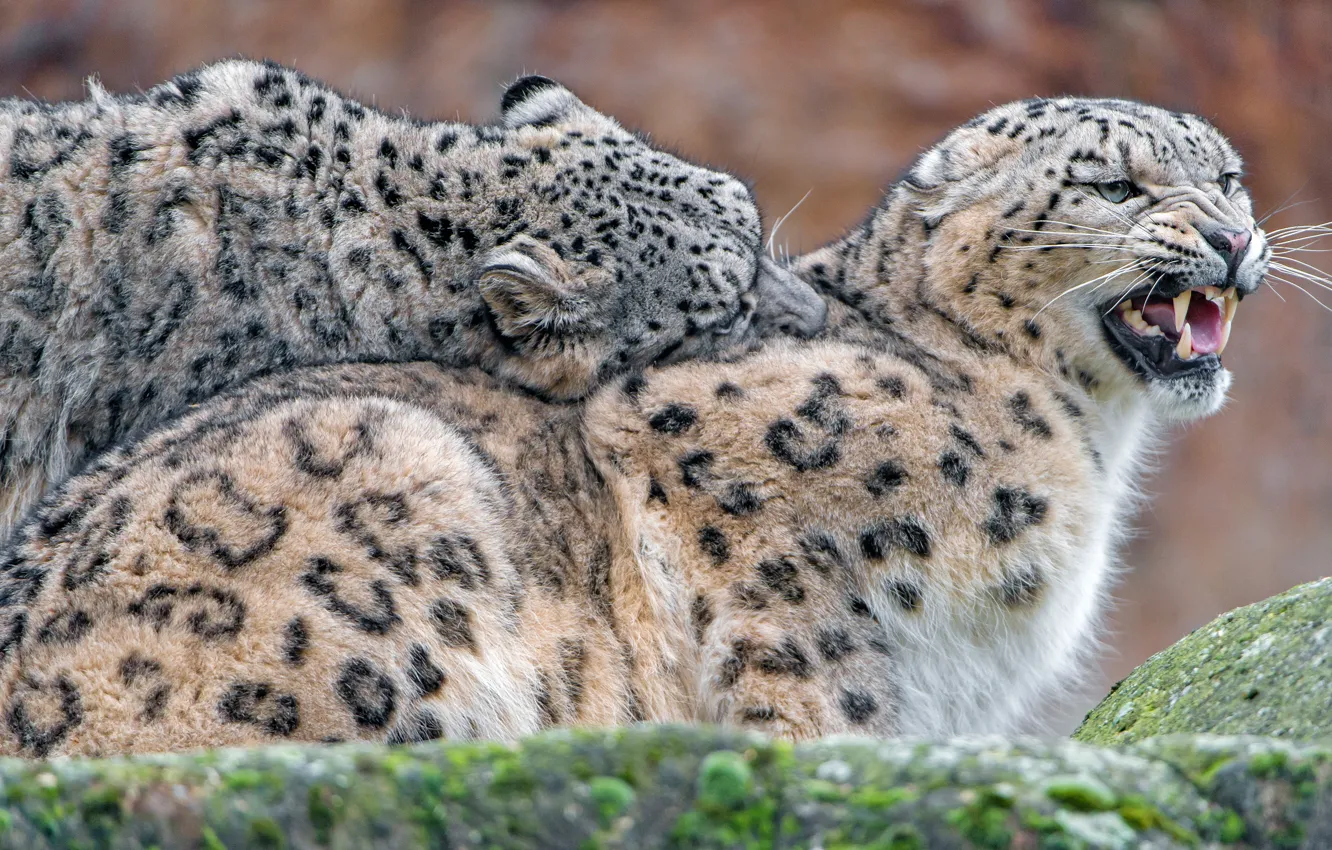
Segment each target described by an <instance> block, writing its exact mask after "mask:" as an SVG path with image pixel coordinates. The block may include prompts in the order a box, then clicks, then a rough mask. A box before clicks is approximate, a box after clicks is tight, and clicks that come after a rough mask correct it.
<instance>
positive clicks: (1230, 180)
mask: <svg viewBox="0 0 1332 850" xmlns="http://www.w3.org/2000/svg"><path fill="white" fill-rule="evenodd" d="M1216 182H1217V185H1218V186H1220V187H1221V194H1223V195H1229V194H1230V193H1231V192H1232V191H1234V190H1235V188H1236V187H1237V186H1239V175H1238V174H1222V175H1221V176H1220V177H1218V178H1217V180H1216Z"/></svg>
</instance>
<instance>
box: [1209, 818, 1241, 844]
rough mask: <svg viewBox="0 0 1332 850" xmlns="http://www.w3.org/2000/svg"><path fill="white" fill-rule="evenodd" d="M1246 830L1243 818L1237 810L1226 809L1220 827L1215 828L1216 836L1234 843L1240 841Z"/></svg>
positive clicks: (1226, 841)
mask: <svg viewBox="0 0 1332 850" xmlns="http://www.w3.org/2000/svg"><path fill="white" fill-rule="evenodd" d="M1247 832H1248V829H1247V828H1246V827H1245V825H1244V818H1242V817H1240V816H1239V813H1238V812H1235V811H1227V812H1226V813H1225V815H1224V816H1223V819H1222V821H1221V825H1220V828H1219V829H1218V830H1217V838H1220V839H1221V840H1222V841H1223V842H1225V843H1227V844H1234V843H1236V842H1238V841H1242V840H1243V839H1244V836H1245V834H1246V833H1247Z"/></svg>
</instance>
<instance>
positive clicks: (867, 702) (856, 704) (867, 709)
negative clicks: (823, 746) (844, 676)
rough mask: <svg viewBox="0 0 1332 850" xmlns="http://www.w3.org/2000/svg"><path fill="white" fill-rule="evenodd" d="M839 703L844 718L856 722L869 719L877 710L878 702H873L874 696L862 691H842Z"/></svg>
mask: <svg viewBox="0 0 1332 850" xmlns="http://www.w3.org/2000/svg"><path fill="white" fill-rule="evenodd" d="M839 704H840V705H841V707H842V714H843V715H845V717H846V719H847V720H849V721H851V722H852V723H856V724H860V723H864V722H865V721H867V720H869V719H870V718H871V717H873V716H874V713H875V712H877V711H878V710H879V704H878V703H877V702H875V700H874V697H872V696H870V695H869V694H867V693H865V692H864V691H850V690H844V691H842V697H841V699H840V700H839Z"/></svg>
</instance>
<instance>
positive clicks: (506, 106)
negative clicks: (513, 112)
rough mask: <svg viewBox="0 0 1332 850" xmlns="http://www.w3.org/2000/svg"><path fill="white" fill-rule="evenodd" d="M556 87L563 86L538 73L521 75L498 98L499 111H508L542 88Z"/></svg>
mask: <svg viewBox="0 0 1332 850" xmlns="http://www.w3.org/2000/svg"><path fill="white" fill-rule="evenodd" d="M558 88H563V87H562V86H561V85H560V84H559V83H557V82H555V81H554V80H552V79H550V78H549V77H542V76H540V75H538V74H531V75H529V76H526V77H521V78H519V79H517V80H515V81H514V82H513V83H512V84H511V85H510V86H509V87H508V88H507V89H505V90H504V96H503V97H502V98H501V99H500V112H508V111H509V110H510V109H513V108H514V107H515V106H517V105H518V104H520V103H522V102H523V101H525V100H527V99H528V98H530V97H531V96H532V95H534V94H536V93H537V92H539V91H542V90H543V89H558Z"/></svg>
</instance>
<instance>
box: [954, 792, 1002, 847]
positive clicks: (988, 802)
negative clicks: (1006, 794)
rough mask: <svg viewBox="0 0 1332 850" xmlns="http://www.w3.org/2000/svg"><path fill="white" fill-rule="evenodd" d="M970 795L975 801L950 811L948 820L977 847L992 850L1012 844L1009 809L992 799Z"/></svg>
mask: <svg viewBox="0 0 1332 850" xmlns="http://www.w3.org/2000/svg"><path fill="white" fill-rule="evenodd" d="M971 793H972V794H974V795H975V797H976V800H975V801H974V802H972V803H970V804H969V805H966V806H963V807H961V808H958V809H954V810H953V811H951V812H949V813H948V814H947V815H946V816H945V819H946V820H947V821H948V823H949V824H950V825H951V826H953V827H954V828H956V829H957V831H958V832H960V833H962V837H963V838H966V839H967V840H968V841H970V842H972V843H973V844H974V845H976V846H977V847H980V848H992V850H1003V848H1006V847H1008V846H1009V845H1010V844H1012V842H1013V827H1012V820H1013V817H1012V812H1011V810H1010V806H1009V805H1008V804H1006V803H1004V802H1003V801H1002V800H998V799H996V798H994V797H992V796H989V795H985V794H978V793H976V792H971Z"/></svg>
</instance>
